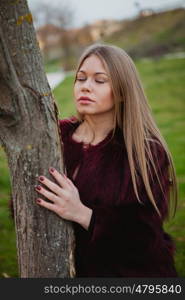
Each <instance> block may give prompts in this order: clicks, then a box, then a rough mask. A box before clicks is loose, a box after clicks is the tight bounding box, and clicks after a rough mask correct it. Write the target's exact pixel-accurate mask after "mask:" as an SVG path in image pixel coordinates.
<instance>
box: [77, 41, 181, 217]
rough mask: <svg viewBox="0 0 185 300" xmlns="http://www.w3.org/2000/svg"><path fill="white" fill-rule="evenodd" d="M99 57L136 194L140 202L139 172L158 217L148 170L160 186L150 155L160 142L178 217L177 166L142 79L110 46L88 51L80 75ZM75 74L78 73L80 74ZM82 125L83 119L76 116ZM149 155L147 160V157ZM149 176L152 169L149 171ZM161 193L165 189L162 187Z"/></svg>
mask: <svg viewBox="0 0 185 300" xmlns="http://www.w3.org/2000/svg"><path fill="white" fill-rule="evenodd" d="M93 54H94V55H97V57H99V59H100V60H101V61H102V63H103V64H104V66H105V68H106V69H107V71H108V73H109V75H110V81H111V86H112V92H113V97H114V102H115V115H114V132H115V129H116V126H119V128H121V129H122V132H123V136H124V143H125V146H126V149H127V155H128V161H129V166H130V171H131V178H132V182H133V187H134V192H135V194H136V197H137V199H138V201H139V202H141V201H140V199H139V195H138V187H137V183H136V182H137V176H138V174H137V170H139V172H140V174H141V178H142V180H143V183H144V186H145V189H146V192H147V194H148V197H149V199H150V201H151V203H152V204H153V206H154V207H155V209H156V211H157V213H158V214H159V215H160V211H159V209H158V207H157V205H156V201H155V199H154V196H153V194H152V190H151V186H150V183H149V176H148V171H147V166H149V165H150V164H151V165H152V166H153V169H154V171H155V174H156V177H157V179H158V183H159V185H160V187H161V183H160V180H159V177H158V174H157V170H156V167H155V165H156V162H154V160H153V156H152V154H151V148H150V143H149V142H150V141H156V140H157V141H158V142H159V143H160V144H161V146H162V147H163V149H164V151H165V152H166V154H167V157H168V160H169V168H168V175H169V179H170V180H171V185H170V191H169V194H168V196H169V200H171V201H169V204H173V212H174V214H175V210H176V204H177V194H178V193H177V190H178V189H177V180H176V172H175V168H174V163H173V159H172V156H171V154H170V151H169V149H168V146H167V144H166V142H165V140H164V138H163V137H162V135H161V133H160V131H159V129H158V127H157V125H156V123H155V121H154V119H153V116H152V113H151V109H150V107H149V105H148V101H147V98H146V95H145V93H144V90H143V87H142V84H141V82H140V79H139V75H138V72H137V69H136V67H135V64H134V62H133V61H132V59H131V58H130V57H129V55H128V54H127V53H126V52H125V51H124V50H123V49H121V48H118V47H116V46H113V45H108V44H93V45H91V46H90V47H88V48H87V49H86V50H85V51H84V53H83V54H82V56H81V57H80V59H79V64H78V66H77V72H78V70H79V69H80V67H81V65H82V64H83V62H84V60H85V59H86V58H87V57H89V56H90V55H93ZM77 72H76V73H77ZM77 117H78V119H79V120H80V121H82V120H83V116H82V115H81V114H80V113H78V112H77ZM146 154H147V157H148V159H149V160H148V159H147V157H146ZM149 172H150V169H149ZM161 189H162V187H161Z"/></svg>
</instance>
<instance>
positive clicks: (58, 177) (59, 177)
mask: <svg viewBox="0 0 185 300" xmlns="http://www.w3.org/2000/svg"><path fill="white" fill-rule="evenodd" d="M49 171H50V173H51V174H52V175H53V177H54V178H55V179H56V181H57V182H58V183H59V184H60V186H61V187H63V188H68V187H69V182H68V181H67V180H66V177H65V176H64V175H62V174H60V173H59V172H58V171H57V170H56V169H54V168H49Z"/></svg>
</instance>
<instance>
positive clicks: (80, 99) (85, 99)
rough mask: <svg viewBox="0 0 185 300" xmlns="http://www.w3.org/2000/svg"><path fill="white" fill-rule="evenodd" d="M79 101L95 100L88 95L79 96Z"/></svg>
mask: <svg viewBox="0 0 185 300" xmlns="http://www.w3.org/2000/svg"><path fill="white" fill-rule="evenodd" d="M78 101H90V102H94V100H92V99H91V98H89V97H86V96H83V97H80V98H78Z"/></svg>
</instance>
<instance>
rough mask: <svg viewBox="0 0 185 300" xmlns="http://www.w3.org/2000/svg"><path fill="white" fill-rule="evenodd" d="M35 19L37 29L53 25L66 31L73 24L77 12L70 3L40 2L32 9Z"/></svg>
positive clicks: (41, 0) (42, 0)
mask: <svg viewBox="0 0 185 300" xmlns="http://www.w3.org/2000/svg"><path fill="white" fill-rule="evenodd" d="M32 14H33V19H34V23H35V26H36V28H37V27H40V26H43V25H46V24H53V25H56V26H58V27H60V28H62V29H66V28H68V27H69V26H71V25H72V24H73V21H74V17H75V10H74V8H72V6H71V5H70V1H68V2H64V1H62V0H59V1H58V2H56V1H55V2H52V1H49V0H48V1H45V0H39V1H38V2H37V3H35V6H34V7H33V8H32Z"/></svg>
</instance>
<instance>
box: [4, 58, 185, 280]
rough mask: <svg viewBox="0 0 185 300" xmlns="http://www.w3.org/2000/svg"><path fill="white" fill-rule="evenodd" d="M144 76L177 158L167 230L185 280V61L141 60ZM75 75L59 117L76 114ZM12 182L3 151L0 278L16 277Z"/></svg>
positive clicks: (65, 86)
mask: <svg viewBox="0 0 185 300" xmlns="http://www.w3.org/2000/svg"><path fill="white" fill-rule="evenodd" d="M136 65H137V67H138V70H139V73H140V75H141V78H142V81H143V84H144V88H145V90H146V94H147V96H148V99H149V104H150V106H151V108H152V111H153V115H154V118H155V120H156V122H157V124H158V126H159V128H160V129H161V132H162V134H163V136H164V137H165V139H166V141H167V143H168V146H169V148H170V151H171V153H172V155H173V158H174V163H175V167H176V171H177V178H178V184H179V202H178V207H177V213H176V216H175V218H174V219H171V220H170V221H169V222H168V223H166V224H165V229H166V230H167V232H169V233H170V234H171V236H172V237H173V238H174V240H175V243H176V247H177V251H176V256H175V261H176V267H177V270H178V273H179V276H180V277H185V156H184V149H185V134H184V128H185V115H184V112H185V96H184V95H185V85H184V82H185V59H179V60H178V59H173V60H164V59H159V60H156V61H153V60H140V61H138V62H137V63H136ZM73 80H74V78H73V77H72V76H70V77H68V78H66V79H65V80H64V81H63V82H62V83H61V84H60V85H59V86H58V87H57V88H56V89H55V90H54V96H55V99H56V102H57V103H58V107H59V112H60V118H65V117H69V116H70V115H72V114H74V112H75V109H74V105H73V93H72V90H73ZM9 198H10V183H9V176H8V168H7V162H6V159H5V155H4V152H3V151H2V149H0V237H1V242H0V277H3V276H4V275H3V273H6V274H7V275H8V276H10V277H16V276H18V275H17V274H18V273H17V263H16V246H15V232H14V225H13V222H12V220H11V218H10V217H9V211H8V205H7V202H8V199H9Z"/></svg>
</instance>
